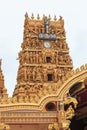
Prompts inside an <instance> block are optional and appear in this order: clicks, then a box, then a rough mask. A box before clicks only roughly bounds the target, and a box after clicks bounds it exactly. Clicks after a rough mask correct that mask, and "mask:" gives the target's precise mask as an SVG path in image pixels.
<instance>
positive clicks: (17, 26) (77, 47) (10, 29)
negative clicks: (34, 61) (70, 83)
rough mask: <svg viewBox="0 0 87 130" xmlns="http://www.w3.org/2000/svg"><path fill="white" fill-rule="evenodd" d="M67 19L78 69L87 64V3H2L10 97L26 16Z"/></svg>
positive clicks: (0, 32)
mask: <svg viewBox="0 0 87 130" xmlns="http://www.w3.org/2000/svg"><path fill="white" fill-rule="evenodd" d="M26 12H27V13H28V15H30V16H31V14H32V13H34V14H35V17H36V16H37V14H38V13H39V14H40V16H42V15H43V14H45V15H47V16H48V15H49V14H50V15H51V16H52V17H53V16H54V15H56V16H57V18H59V16H60V15H61V16H63V18H64V21H65V31H66V36H67V42H68V45H69V48H70V55H71V57H72V59H73V65H74V68H77V67H80V66H81V65H83V64H85V63H87V51H86V49H87V14H86V13H87V0H1V1H0V58H2V59H3V64H2V69H3V73H4V76H5V87H6V88H7V89H8V94H9V96H11V95H12V93H13V90H14V88H15V85H16V76H17V70H18V61H17V60H16V58H17V55H18V52H19V51H20V50H21V48H20V46H21V43H22V41H23V25H24V15H25V13H26Z"/></svg>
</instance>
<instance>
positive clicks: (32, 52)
mask: <svg viewBox="0 0 87 130" xmlns="http://www.w3.org/2000/svg"><path fill="white" fill-rule="evenodd" d="M21 48H22V50H21V51H20V52H19V54H18V60H19V68H18V74H17V84H16V87H15V90H14V93H13V97H16V98H17V99H20V98H21V100H24V99H25V97H26V98H27V99H28V101H30V100H31V97H35V96H36V95H37V93H38V92H39V91H43V89H44V88H50V87H54V86H56V85H57V83H58V81H59V80H63V78H64V76H65V74H66V73H67V72H68V71H70V70H71V69H72V68H73V65H72V59H71V57H70V55H69V48H68V45H67V42H66V33H65V29H64V20H63V18H62V17H61V16H60V18H59V20H57V18H56V16H54V20H51V18H50V17H46V16H43V18H42V19H40V16H39V15H37V19H34V15H33V14H32V17H31V18H30V17H29V16H28V14H27V13H26V14H25V22H24V34H23V43H22V44H21Z"/></svg>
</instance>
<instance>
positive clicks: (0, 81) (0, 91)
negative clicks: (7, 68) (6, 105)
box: [0, 59, 8, 98]
mask: <svg viewBox="0 0 87 130" xmlns="http://www.w3.org/2000/svg"><path fill="white" fill-rule="evenodd" d="M1 64H2V59H0V98H7V97H8V94H7V89H6V88H5V86H4V75H3V72H2V69H1Z"/></svg>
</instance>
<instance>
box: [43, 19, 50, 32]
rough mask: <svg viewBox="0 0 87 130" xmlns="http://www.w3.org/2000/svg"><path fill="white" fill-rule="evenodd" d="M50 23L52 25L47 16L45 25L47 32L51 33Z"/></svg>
mask: <svg viewBox="0 0 87 130" xmlns="http://www.w3.org/2000/svg"><path fill="white" fill-rule="evenodd" d="M49 25H50V20H49V19H47V17H45V19H44V26H45V33H49Z"/></svg>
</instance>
